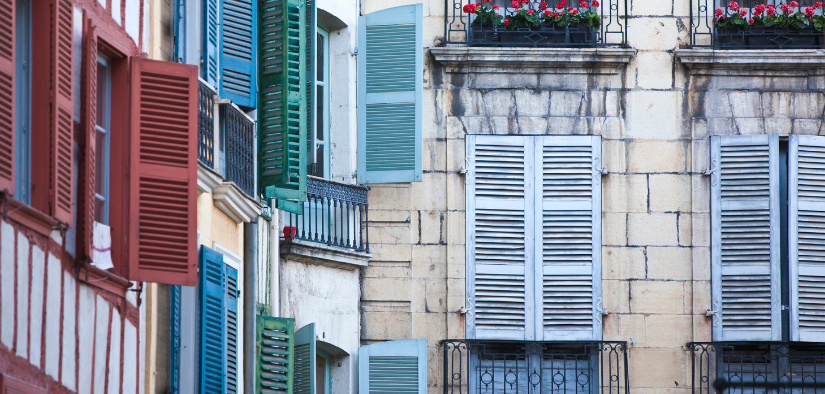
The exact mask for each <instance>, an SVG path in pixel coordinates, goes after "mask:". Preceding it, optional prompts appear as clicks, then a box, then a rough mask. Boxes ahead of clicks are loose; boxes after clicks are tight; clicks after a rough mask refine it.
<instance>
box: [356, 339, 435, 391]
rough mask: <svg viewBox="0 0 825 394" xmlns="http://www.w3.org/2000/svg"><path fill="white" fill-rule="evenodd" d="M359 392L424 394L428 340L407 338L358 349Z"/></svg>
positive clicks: (425, 388)
mask: <svg viewBox="0 0 825 394" xmlns="http://www.w3.org/2000/svg"><path fill="white" fill-rule="evenodd" d="M358 393H359V394H370V393H410V394H412V393H417V394H426V393H427V340H426V339H406V340H402V341H389V342H381V343H376V344H373V345H367V346H361V348H360V349H359V350H358Z"/></svg>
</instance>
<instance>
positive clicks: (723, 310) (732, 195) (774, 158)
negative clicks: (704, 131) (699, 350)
mask: <svg viewBox="0 0 825 394" xmlns="http://www.w3.org/2000/svg"><path fill="white" fill-rule="evenodd" d="M778 146H779V138H778V137H777V136H776V135H755V136H713V137H711V162H712V171H713V174H712V175H711V238H712V239H711V260H712V286H711V287H712V298H713V301H712V303H713V305H712V306H713V308H714V310H715V311H716V316H714V318H713V339H714V340H715V341H740V340H741V341H769V340H781V335H780V333H781V320H780V299H781V297H780V295H781V293H780V272H779V270H780V259H779V257H780V256H779V158H778V157H779V156H778Z"/></svg>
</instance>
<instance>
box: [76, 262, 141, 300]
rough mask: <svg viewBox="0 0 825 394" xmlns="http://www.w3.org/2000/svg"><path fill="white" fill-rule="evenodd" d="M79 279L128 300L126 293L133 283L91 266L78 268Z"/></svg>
mask: <svg viewBox="0 0 825 394" xmlns="http://www.w3.org/2000/svg"><path fill="white" fill-rule="evenodd" d="M77 279H78V280H80V281H81V282H84V283H86V284H88V285H89V286H92V287H97V288H99V289H101V290H106V291H108V292H110V293H112V294H114V295H117V296H119V297H123V298H126V292H127V291H129V289H130V288H131V287H132V282H129V281H128V280H126V278H124V277H122V276H120V275H118V274H116V273H114V272H112V271H107V270H103V269H100V268H98V267H95V266H94V265H91V264H89V265H86V266H81V267H79V268H78V271H77Z"/></svg>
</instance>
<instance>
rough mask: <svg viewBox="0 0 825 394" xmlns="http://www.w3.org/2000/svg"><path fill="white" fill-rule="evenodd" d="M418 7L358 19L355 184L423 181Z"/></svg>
mask: <svg viewBox="0 0 825 394" xmlns="http://www.w3.org/2000/svg"><path fill="white" fill-rule="evenodd" d="M423 15H424V11H423V5H422V4H413V5H407V6H401V7H395V8H390V9H386V10H382V11H376V12H373V13H370V14H367V15H364V16H361V17H360V18H359V19H358V26H359V29H358V183H362V184H364V183H391V182H420V181H421V149H422V139H421V125H422V123H421V100H422V93H423V78H424V58H423V39H422V34H423V20H424V17H423Z"/></svg>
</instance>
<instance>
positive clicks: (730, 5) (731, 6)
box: [728, 1, 739, 11]
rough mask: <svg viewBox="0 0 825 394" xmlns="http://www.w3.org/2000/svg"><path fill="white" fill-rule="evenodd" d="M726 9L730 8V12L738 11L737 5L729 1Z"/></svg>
mask: <svg viewBox="0 0 825 394" xmlns="http://www.w3.org/2000/svg"><path fill="white" fill-rule="evenodd" d="M728 8H730V9H731V11H739V3H737V2H735V1H731V2H730V4H728Z"/></svg>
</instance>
